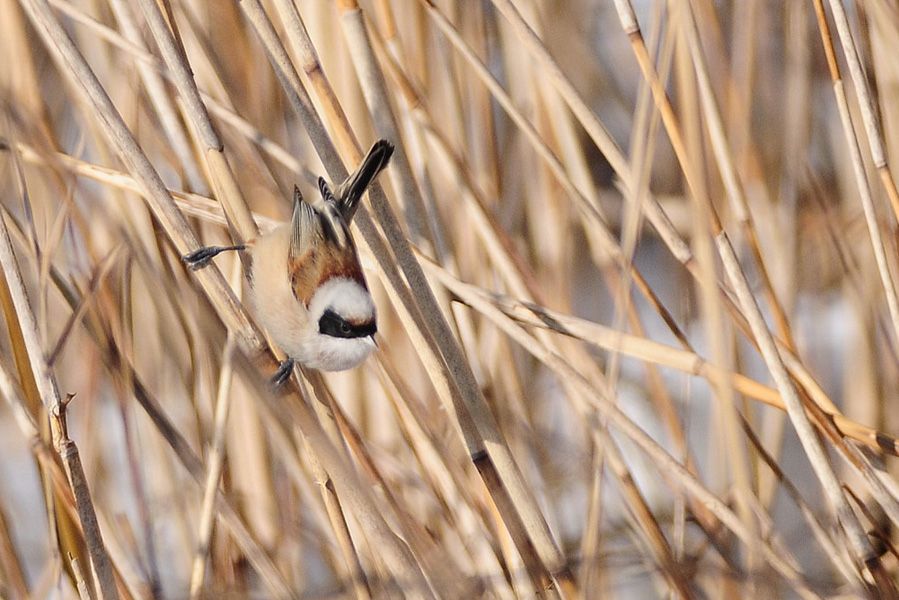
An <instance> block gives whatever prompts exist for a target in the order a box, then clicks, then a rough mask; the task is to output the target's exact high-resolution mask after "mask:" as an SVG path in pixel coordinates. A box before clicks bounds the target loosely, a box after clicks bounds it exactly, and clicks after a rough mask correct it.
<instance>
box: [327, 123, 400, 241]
mask: <svg viewBox="0 0 899 600" xmlns="http://www.w3.org/2000/svg"><path fill="white" fill-rule="evenodd" d="M391 156H393V144H391V143H390V142H388V141H387V140H378V141H377V142H375V143H374V145H373V146H372V147H371V150H369V151H368V154H366V155H365V158H364V159H362V164H361V165H359V168H358V169H356V172H355V173H353V174H352V175H350V176H349V177H347V178H346V180H345V181H344V182H343V183H341V184H340V186H338V188H337V191H336V194H335V195H336V196H337V199H338V203H339V206H340V214H341V215H342V216H343V218H344V220H345V221H346V222H347V223H348V224H349V223H351V222H352V220H353V215H355V214H356V207H357V206H358V205H359V200H360V199H361V198H362V195H363V194H365V190H367V189H368V186H369V185H371V182H372V181H374V180H375V177H377V176H378V173H380V172H381V171H383V170H384V168H385V167H386V166H387V163H388V162H390V157H391Z"/></svg>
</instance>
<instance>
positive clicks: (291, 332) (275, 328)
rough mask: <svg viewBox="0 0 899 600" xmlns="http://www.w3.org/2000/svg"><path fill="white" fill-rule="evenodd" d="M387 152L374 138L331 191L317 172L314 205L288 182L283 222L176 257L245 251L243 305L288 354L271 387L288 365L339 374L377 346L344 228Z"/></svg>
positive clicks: (371, 307)
mask: <svg viewBox="0 0 899 600" xmlns="http://www.w3.org/2000/svg"><path fill="white" fill-rule="evenodd" d="M393 151H394V146H393V144H391V143H390V142H388V141H386V140H379V141H377V142H375V144H374V145H372V147H371V149H370V150H369V151H368V153H367V154H366V155H365V158H363V160H362V163H361V164H360V165H359V168H358V169H356V171H355V172H354V173H352V174H351V175H350V176H349V177H347V178H346V180H345V181H344V182H343V183H341V184H340V185H339V186H337V188H336V189H335V190H333V191H332V190H331V188H330V186H329V185H328V182H327V181H325V179H324V178H323V177H319V178H318V193H319V195H320V198H319V199H318V200H316V201H315V202H312V203H310V202H307V201H306V199H305V198H304V197H303V195H302V193H301V192H300V189H299V188H298V187H297V186H294V190H293V213H292V216H291V219H290V222H289V223H286V224H283V225H280V226H278V227H276V228H274V229H273V230H271V231H269V232H268V233H265V234H263V235H261V236H259V237H258V238H256V239H254V240H250V241H248V242H246V243H244V244H238V245H233V246H206V247H203V248H200V249H198V250H196V251H194V252H191V253H189V254H185V255H184V256H183V257H182V260H183V261H184V263H185V264H186V265H187V266H188V267H189V268H190V269H191V270H197V269H202V268H203V267H205V266H207V265H208V264H209V263H210V261H211V260H212V258H213V257H215V256H217V255H218V254H220V253H222V252H226V251H229V250H237V251H246V252H247V253H248V254H249V257H250V260H249V261H247V262H248V263H249V273H248V277H247V279H248V281H249V299H250V303H249V304H250V310H251V312H252V314H253V315H254V317H255V318H256V320H257V322H258V323H259V324H260V325H262V326H263V327H264V328H265V330H266V331H267V332H268V334H269V336H270V337H271V339H272V340H273V341H274V342H275V343H276V344H277V345H278V346H280V348H281V349H282V350H283V351H284V353H285V354H286V355H287V358H286V359H285V360H284V361H282V363H281V365H280V366H279V368H278V371H277V372H276V373H275V375H274V376H273V377H272V383H273V385H275V386H276V387H277V386H279V385H281V384H282V383H283V382H284V381H286V380H287V379H288V378H289V377H290V374H291V373H292V372H293V367H294V363H295V362H297V363H299V364H301V365H303V366H305V367H308V368H312V369H317V370H320V371H344V370H347V369H352V368H353V367H356V366H357V365H359V364H360V363H362V361H364V360H365V359H366V358H367V357H368V356H369V354H371V353H372V352H373V351H374V350H375V348H376V347H377V346H376V343H375V340H374V336H375V333H376V332H377V311H376V308H375V303H374V300H373V299H372V296H371V293H370V292H369V290H368V285H367V284H366V282H365V276H364V274H363V272H362V267H361V265H360V263H359V256H358V253H357V251H356V245H355V243H354V242H353V238H352V236H351V235H350V230H349V226H350V224H351V223H352V220H353V216H354V215H355V214H356V209H357V208H358V205H359V201H360V200H361V199H362V196H363V195H364V194H365V191H366V190H367V189H368V186H369V185H370V184H371V183H372V182H373V181H374V180H375V178H376V177H377V176H378V174H379V173H380V172H381V171H383V170H384V169H385V168H386V167H387V164H388V163H389V161H390V157H391V156H392V155H393Z"/></svg>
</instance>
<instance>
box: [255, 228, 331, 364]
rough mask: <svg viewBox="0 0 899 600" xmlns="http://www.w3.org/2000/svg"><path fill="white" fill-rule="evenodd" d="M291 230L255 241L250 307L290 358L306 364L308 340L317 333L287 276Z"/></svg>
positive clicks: (275, 232) (271, 234) (307, 359)
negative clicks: (294, 293)
mask: <svg viewBox="0 0 899 600" xmlns="http://www.w3.org/2000/svg"><path fill="white" fill-rule="evenodd" d="M289 242H290V227H289V226H288V225H282V226H280V227H278V228H276V229H273V230H272V231H271V232H269V233H267V234H266V235H264V236H262V237H260V238H258V239H257V240H256V241H255V242H254V243H253V246H252V248H251V250H250V254H251V256H252V257H253V282H252V285H251V286H250V306H251V308H252V310H253V315H254V316H255V317H256V321H257V322H258V323H259V324H260V325H262V327H264V328H265V330H266V332H267V333H268V334H269V336H270V337H271V338H272V340H273V341H274V342H275V343H276V344H277V345H278V346H280V347H281V349H282V350H284V352H286V353H287V355H288V356H290V357H291V358H293V359H296V360H298V361H300V362H302V363H308V362H309V358H310V357H309V356H308V352H309V343H308V342H309V340H310V337H311V336H313V335H315V333H316V332H317V324H316V323H311V322H310V320H309V317H308V313H307V311H306V307H305V306H303V304H302V303H301V302H300V301H299V300H297V298H296V296H294V295H293V290H292V289H291V287H290V277H288V275H287V249H288V244H289Z"/></svg>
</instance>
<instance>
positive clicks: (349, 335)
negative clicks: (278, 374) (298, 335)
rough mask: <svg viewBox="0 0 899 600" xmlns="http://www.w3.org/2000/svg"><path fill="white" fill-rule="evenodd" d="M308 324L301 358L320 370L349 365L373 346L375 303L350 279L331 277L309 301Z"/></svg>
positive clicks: (364, 356)
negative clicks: (310, 329) (307, 333)
mask: <svg viewBox="0 0 899 600" xmlns="http://www.w3.org/2000/svg"><path fill="white" fill-rule="evenodd" d="M309 324H310V326H311V327H313V328H315V333H313V334H312V335H311V336H309V338H307V341H306V345H307V348H306V349H305V350H306V352H304V354H305V356H304V357H303V360H302V362H303V363H304V364H306V365H308V366H309V367H312V368H314V369H319V370H322V371H343V370H345V369H352V368H353V367H355V366H356V365H358V364H359V363H361V362H362V361H363V360H365V358H366V357H367V356H368V355H369V354H371V353H372V351H373V350H374V349H375V344H374V339H373V337H372V336H373V335H374V332H375V304H374V302H373V301H372V298H371V295H370V294H369V293H368V291H367V290H366V289H365V288H364V287H362V286H361V285H359V284H358V283H357V282H355V281H353V280H350V279H343V278H334V279H331V280H329V281H328V282H326V283H325V284H324V285H323V286H321V287H320V288H319V289H318V291H317V292H315V294H314V295H313V296H312V300H311V302H309Z"/></svg>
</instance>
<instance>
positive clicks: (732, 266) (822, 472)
mask: <svg viewBox="0 0 899 600" xmlns="http://www.w3.org/2000/svg"><path fill="white" fill-rule="evenodd" d="M616 9H617V10H618V14H619V19H620V20H621V26H622V29H623V30H624V32H625V33H626V34H627V35H628V37H629V39H630V41H631V44H632V47H633V49H634V53H635V55H636V57H637V61H638V63H639V64H640V68H641V70H642V71H643V74H644V76H645V77H646V79H647V80H648V81H649V82H650V85H651V86H652V88H653V94H654V96H655V99H656V103H657V106H658V108H659V111H660V112H661V114H662V118H663V120H664V122H665V127H666V129H667V131H668V134H669V137H670V139H671V141H672V145H673V146H674V149H675V153H676V154H677V157H678V161H679V162H680V163H681V166H682V167H683V171H684V175H685V177H686V180H687V185H688V187H690V188H691V190H692V191H693V192H694V193H696V191H697V186H696V183H695V171H694V170H693V169H694V167H693V166H692V165H691V164H690V163H689V162H688V159H687V156H686V154H685V152H684V149H683V141H682V137H681V134H680V127H679V125H678V121H677V117H676V116H675V114H674V112H673V110H672V108H671V105H670V103H669V101H668V99H667V96H666V93H665V91H664V89H663V88H662V87H661V85H660V84H659V82H658V77H657V74H656V73H655V70H654V67H653V66H652V64H651V62H650V61H649V60H648V56H647V53H646V47H645V45H644V43H643V38H642V35H641V33H640V28H639V25H638V24H637V20H636V17H635V15H634V12H633V8H632V7H631V6H630V3H629V2H627V0H621V1H620V2H618V3H616ZM705 202H706V203H707V204H708V199H705ZM709 216H710V218H711V220H712V221H711V226H712V234H713V235H714V239H715V244H716V246H717V248H718V252H719V254H720V257H721V260H722V262H723V263H724V269H725V271H726V272H727V275H728V279H729V280H730V282H731V284H732V285H733V286H734V291H735V293H736V296H737V299H738V301H739V304H740V305H741V307H742V308H743V310H744V311H745V314H746V317H747V319H748V321H749V325H750V327H751V329H752V332H753V335H754V337H755V339H756V341H757V342H758V344H759V346H760V350H761V353H762V355H763V357H764V359H765V362H766V364H767V365H768V368H769V370H770V371H771V374H772V376H773V378H774V380H775V383H776V385H777V387H778V389H779V391H780V393H781V395H782V397H783V399H784V403H785V404H786V407H787V412H788V415H789V416H790V419H791V421H792V422H793V425H794V427H795V428H796V431H797V433H798V435H799V438H800V440H801V442H802V445H803V447H804V449H805V451H806V454H807V456H808V458H809V460H810V461H811V463H812V467H813V468H814V470H815V474H816V475H817V476H818V479H819V480H820V482H821V484H822V487H823V488H824V492H825V494H826V497H827V499H828V502H829V503H830V507H831V510H832V511H833V512H834V515H835V516H837V518H838V519H839V521H840V523H841V525H842V526H843V528H844V532H845V534H846V537H847V540H848V542H849V544H850V547H851V549H852V552H853V555H854V559H855V560H856V561H857V563H858V564H864V565H865V566H866V568H868V569H870V570H871V573H872V575H873V576H874V579H875V581H876V582H877V585H881V583H882V582H884V581H888V579H886V577H885V576H884V575H883V574H882V565H881V563H880V561H879V559H878V558H877V557H876V555H875V554H874V553H873V549H872V548H871V545H870V543H869V541H868V539H867V537H866V536H865V535H864V532H863V531H862V528H861V526H860V524H859V522H858V520H857V518H856V515H855V514H854V513H853V512H852V510H851V509H850V508H849V506H848V504H847V503H846V499H845V497H844V496H843V493H842V490H841V489H840V485H839V481H838V478H837V476H836V474H835V473H834V472H833V470H832V468H831V466H830V464H829V461H828V459H827V457H826V456H825V454H824V449H823V447H822V446H821V444H820V441H819V440H818V439H817V438H816V437H815V435H814V431H813V429H812V425H811V423H810V421H809V419H808V416H807V415H806V413H805V410H804V408H803V406H802V401H801V399H800V397H799V395H798V393H797V390H796V388H795V387H794V385H793V383H792V381H791V380H790V377H789V375H788V372H787V369H786V366H785V365H784V362H783V359H782V358H781V355H780V353H779V352H778V350H777V347H776V344H775V342H774V338H773V336H772V335H771V332H770V331H769V329H768V327H767V325H766V324H765V322H764V319H763V317H762V314H761V311H760V309H759V306H758V303H757V300H756V299H755V298H754V297H753V295H752V292H751V290H750V288H749V285H748V282H747V280H746V276H745V274H744V273H743V271H742V269H741V267H740V266H739V263H738V261H737V257H736V254H735V252H734V249H733V246H732V245H731V242H730V240H729V239H728V236H727V233H726V232H725V231H724V229H723V227H722V226H721V223H720V221H718V218H717V216H716V215H715V213H714V209H713V208H711V206H710V215H709ZM890 587H892V586H887V588H886V590H885V591H887V592H888V590H889V589H890Z"/></svg>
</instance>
